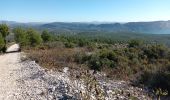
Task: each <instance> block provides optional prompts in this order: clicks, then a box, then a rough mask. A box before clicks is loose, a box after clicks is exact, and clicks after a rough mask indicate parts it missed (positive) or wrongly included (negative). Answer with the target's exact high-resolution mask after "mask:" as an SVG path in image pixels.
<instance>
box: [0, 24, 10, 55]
mask: <svg viewBox="0 0 170 100" xmlns="http://www.w3.org/2000/svg"><path fill="white" fill-rule="evenodd" d="M0 33H1V35H2V37H3V41H4V43H5V45H4V47H3V48H2V51H3V52H6V36H7V35H9V27H8V26H7V25H6V24H1V25H0ZM1 39H2V38H1Z"/></svg>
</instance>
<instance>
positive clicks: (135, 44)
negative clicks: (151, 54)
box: [129, 40, 143, 47]
mask: <svg viewBox="0 0 170 100" xmlns="http://www.w3.org/2000/svg"><path fill="white" fill-rule="evenodd" d="M142 44H143V42H142V41H141V40H131V41H129V47H139V46H141V45H142Z"/></svg>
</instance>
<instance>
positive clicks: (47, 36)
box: [41, 30, 52, 42]
mask: <svg viewBox="0 0 170 100" xmlns="http://www.w3.org/2000/svg"><path fill="white" fill-rule="evenodd" d="M41 38H42V39H43V41H44V42H49V41H52V36H51V34H50V33H49V32H48V31H47V30H44V31H43V32H42V34H41Z"/></svg>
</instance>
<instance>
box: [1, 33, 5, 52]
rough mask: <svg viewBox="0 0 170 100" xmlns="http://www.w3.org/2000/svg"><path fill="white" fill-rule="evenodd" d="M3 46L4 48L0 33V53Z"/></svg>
mask: <svg viewBox="0 0 170 100" xmlns="http://www.w3.org/2000/svg"><path fill="white" fill-rule="evenodd" d="M4 46H5V42H4V38H3V37H2V35H1V33H0V51H1V50H2V49H3V48H4Z"/></svg>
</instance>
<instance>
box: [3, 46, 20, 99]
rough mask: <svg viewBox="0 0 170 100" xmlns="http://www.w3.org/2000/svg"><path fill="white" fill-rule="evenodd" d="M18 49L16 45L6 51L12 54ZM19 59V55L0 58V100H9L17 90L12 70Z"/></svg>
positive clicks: (6, 55)
mask: <svg viewBox="0 0 170 100" xmlns="http://www.w3.org/2000/svg"><path fill="white" fill-rule="evenodd" d="M18 48H19V46H18V45H17V44H15V45H12V46H11V47H10V48H9V49H8V50H7V51H8V52H13V51H16V50H17V49H18ZM19 59H20V53H17V52H16V53H8V54H4V55H1V56H0V100H7V99H10V97H11V95H12V94H13V93H14V91H16V90H17V86H16V79H17V77H16V75H15V74H14V73H13V71H14V70H16V69H18V68H19V66H18V65H17V64H18V62H19Z"/></svg>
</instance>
